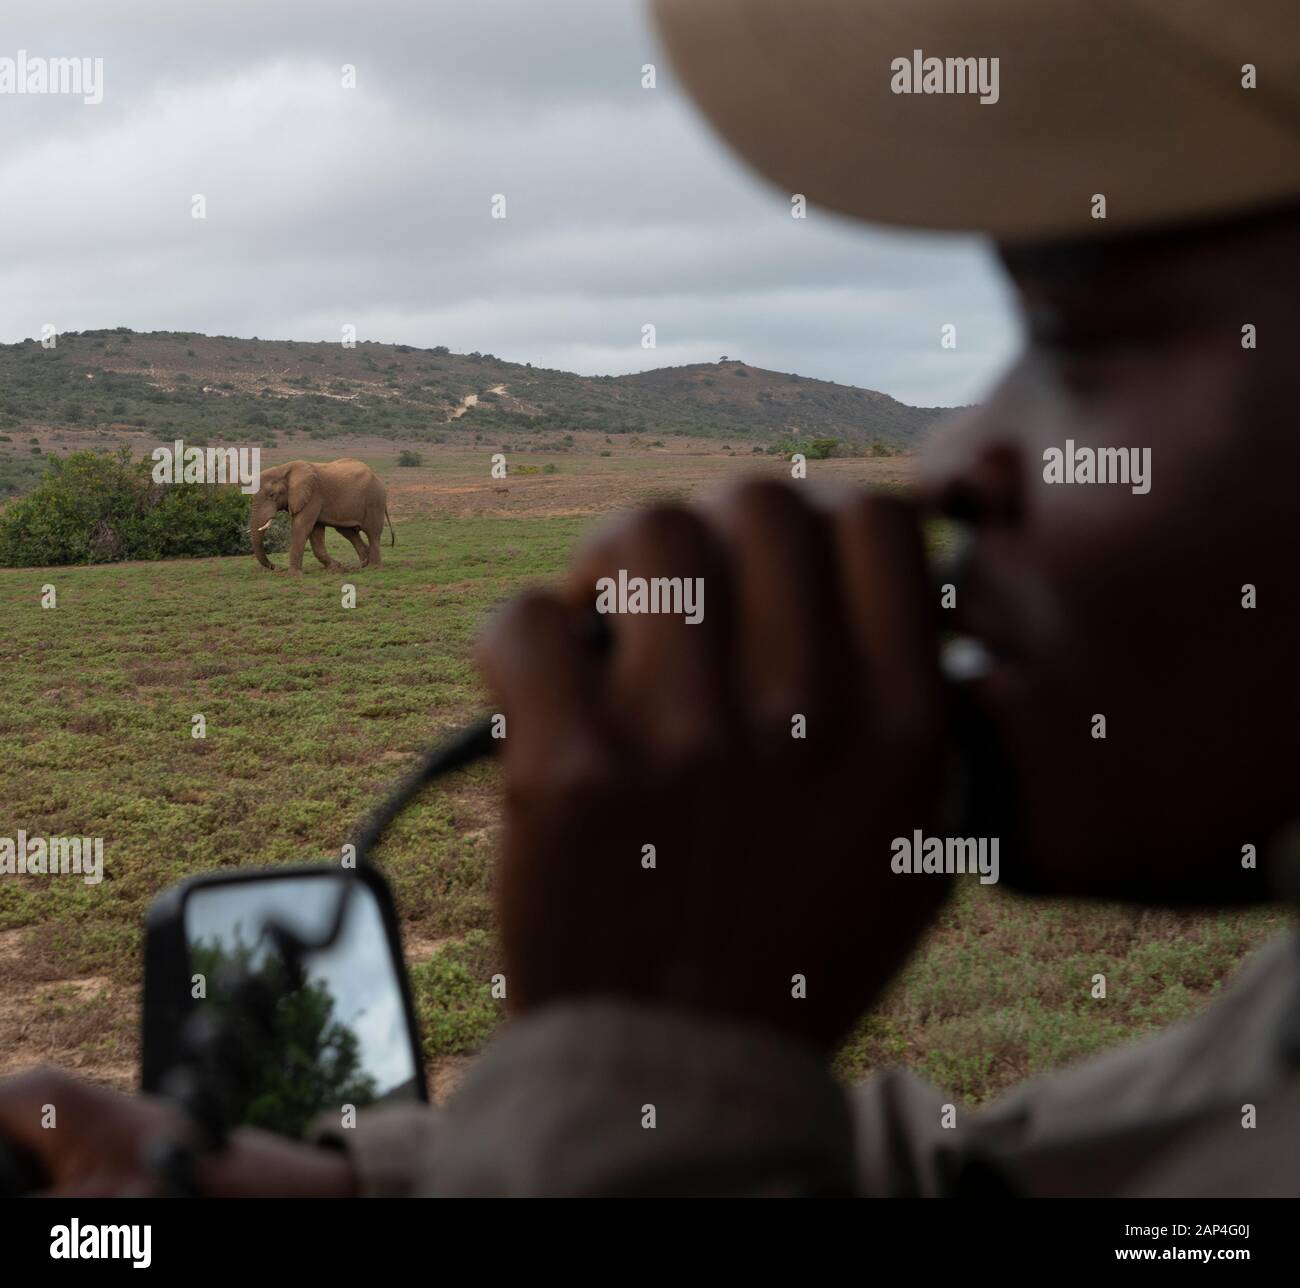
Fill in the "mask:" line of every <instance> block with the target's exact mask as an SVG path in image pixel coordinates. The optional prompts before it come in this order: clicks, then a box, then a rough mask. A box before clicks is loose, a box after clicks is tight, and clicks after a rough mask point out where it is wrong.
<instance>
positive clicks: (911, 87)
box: [652, 0, 1300, 242]
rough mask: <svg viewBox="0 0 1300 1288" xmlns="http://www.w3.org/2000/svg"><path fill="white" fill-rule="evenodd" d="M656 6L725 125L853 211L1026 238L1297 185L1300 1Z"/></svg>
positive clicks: (739, 140)
mask: <svg viewBox="0 0 1300 1288" xmlns="http://www.w3.org/2000/svg"><path fill="white" fill-rule="evenodd" d="M652 4H653V9H654V13H655V16H656V18H657V21H658V24H659V27H660V31H661V33H662V36H663V40H664V43H665V45H666V47H667V50H668V54H669V56H670V57H671V59H672V62H673V65H674V67H675V68H676V71H677V73H678V75H679V77H680V78H681V80H682V81H683V82H684V83H685V85H686V87H687V89H688V90H689V91H690V92H691V94H692V95H693V96H694V97H695V99H696V101H697V102H698V103H699V105H700V107H701V108H702V109H703V110H704V112H705V113H706V115H707V116H708V117H709V118H710V119H711V120H712V122H713V124H714V125H715V126H716V127H717V128H718V130H719V131H720V132H721V133H722V135H723V137H724V138H726V139H727V141H728V142H729V143H731V145H732V146H733V147H734V148H735V149H736V150H737V151H738V152H739V153H740V154H741V156H743V157H744V158H745V159H746V160H747V161H748V162H749V163H750V164H751V165H753V166H754V167H755V168H756V169H757V170H759V171H760V172H761V173H762V174H764V175H766V176H767V177H768V178H769V179H771V180H772V181H774V182H775V183H776V184H778V185H779V186H780V187H781V188H782V189H783V190H785V191H786V192H788V193H790V194H792V195H793V194H795V193H802V194H803V195H804V196H806V198H807V199H808V201H809V202H812V203H816V204H817V205H821V206H825V207H827V208H829V209H831V210H837V211H841V212H843V213H844V214H849V215H857V216H859V217H861V218H863V219H870V220H873V221H877V222H880V223H886V224H902V225H908V226H911V227H917V228H932V229H955V230H958V229H960V230H971V231H981V232H986V233H991V234H992V235H993V236H995V237H996V238H998V239H999V240H1001V241H1005V242H1020V241H1037V240H1076V239H1079V238H1085V237H1098V236H1106V235H1108V234H1114V233H1118V232H1130V231H1136V230H1139V229H1150V228H1154V227H1157V226H1160V225H1170V224H1178V223H1185V222H1202V221H1213V220H1216V219H1219V218H1222V217H1224V216H1233V215H1236V214H1238V213H1247V212H1250V211H1253V210H1264V209H1267V208H1269V207H1276V206H1281V205H1285V204H1288V203H1290V202H1297V203H1300V3H1298V2H1297V0H652ZM993 59H996V60H997V61H996V64H995V63H993V62H992V61H991V60H993ZM981 60H983V61H982V62H981ZM1246 64H1251V65H1252V66H1253V67H1254V69H1255V72H1254V75H1255V80H1256V87H1255V88H1246V87H1245V86H1244V85H1243V80H1244V79H1246V78H1248V76H1249V74H1250V71H1249V69H1248V68H1247V67H1246V66H1245V65H1246ZM995 80H996V84H994V81H995ZM938 90H942V91H943V92H937V91H938ZM1097 196H1101V197H1103V198H1104V200H1105V205H1104V210H1105V217H1104V218H1098V217H1096V215H1095V213H1094V212H1095V211H1096V210H1098V209H1100V207H1099V205H1098V203H1097V201H1096V198H1097Z"/></svg>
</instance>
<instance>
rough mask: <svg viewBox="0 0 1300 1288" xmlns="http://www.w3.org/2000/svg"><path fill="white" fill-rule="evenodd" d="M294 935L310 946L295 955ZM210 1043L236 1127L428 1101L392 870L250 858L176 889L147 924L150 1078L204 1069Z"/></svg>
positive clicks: (159, 1086) (294, 1126) (154, 1082)
mask: <svg viewBox="0 0 1300 1288" xmlns="http://www.w3.org/2000/svg"><path fill="white" fill-rule="evenodd" d="M345 894H346V900H344V901H342V902H341V900H343V896H344V895H345ZM331 927H334V928H335V929H336V931H337V933H334V934H332V933H331ZM286 933H287V936H288V938H289V940H290V942H291V943H294V944H299V945H306V950H305V951H303V952H302V953H301V954H300V955H298V954H289V955H288V958H289V959H288V960H287V959H286V953H285V952H284V951H283V948H282V943H283V939H284V937H285V935H286ZM250 997H252V998H254V999H259V1000H260V1002H261V1005H259V1006H256V1007H251V1006H250V1005H249V998H250ZM214 1033H216V1034H219V1035H220V1036H219V1044H218V1045H214V1044H213V1043H214V1040H213V1038H212V1035H213V1034H214ZM197 1041H207V1042H208V1043H209V1051H210V1052H211V1051H212V1050H217V1051H219V1052H220V1053H221V1058H220V1063H221V1068H222V1075H223V1076H222V1079H221V1096H222V1098H223V1100H224V1102H225V1104H226V1107H227V1112H228V1113H229V1114H230V1115H231V1118H232V1125H233V1124H246V1125H250V1126H257V1127H263V1128H266V1129H267V1130H269V1131H274V1132H278V1133H280V1134H281V1135H286V1136H292V1137H295V1138H299V1137H301V1136H302V1135H303V1133H304V1132H305V1131H306V1129H307V1128H308V1126H309V1125H310V1123H311V1122H312V1120H313V1119H314V1118H315V1117H316V1116H317V1115H318V1114H321V1113H325V1112H333V1113H336V1114H340V1115H341V1114H342V1113H344V1112H345V1109H344V1107H345V1106H347V1105H351V1106H354V1107H355V1108H356V1109H361V1108H363V1107H364V1106H366V1105H370V1104H375V1103H377V1102H379V1101H387V1100H399V1099H408V1100H427V1099H428V1092H427V1090H426V1087H425V1081H424V1069H423V1064H422V1061H421V1058H420V1046H419V1039H418V1036H417V1030H416V1025H415V1016H414V1011H413V1009H412V1006H411V995H410V986H409V981H408V979H407V974H406V966H405V963H404V962H403V959H402V952H401V941H400V937H399V933H398V928H397V918H396V915H395V912H394V909H393V901H392V896H391V894H390V893H389V890H388V886H387V883H386V882H385V881H384V879H383V877H382V876H381V875H380V874H379V872H378V871H377V870H376V869H374V868H372V867H369V866H364V867H361V868H358V869H356V870H354V871H347V872H341V871H340V870H339V869H338V868H337V867H322V868H314V867H313V868H270V869H261V870H255V871H247V870H238V871H233V872H221V873H214V874H209V875H204V876H199V877H193V878H191V879H190V880H187V881H184V882H182V883H181V884H180V885H177V886H174V887H172V888H171V889H170V890H166V891H164V892H163V893H162V894H161V895H160V896H159V897H158V898H157V899H156V900H155V901H154V904H153V906H152V907H151V908H150V910H149V914H148V918H147V920H146V928H145V993H144V1041H143V1048H144V1050H143V1068H142V1085H143V1089H144V1090H145V1091H148V1092H154V1093H157V1092H161V1091H165V1090H166V1089H167V1084H168V1077H169V1075H173V1076H174V1072H173V1071H175V1070H176V1069H178V1068H181V1067H185V1066H186V1065H187V1062H188V1066H189V1067H190V1068H191V1070H193V1067H194V1051H195V1045H196V1042H197ZM227 1057H229V1058H228V1059H227ZM227 1064H228V1065H229V1066H230V1068H229V1069H228V1070H227V1069H226V1065H227ZM226 1075H228V1076H226Z"/></svg>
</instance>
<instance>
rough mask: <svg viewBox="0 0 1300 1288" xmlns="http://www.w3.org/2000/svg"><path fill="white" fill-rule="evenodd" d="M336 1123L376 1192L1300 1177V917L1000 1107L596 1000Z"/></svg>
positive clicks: (1043, 1188) (993, 1187) (533, 1019)
mask: <svg viewBox="0 0 1300 1288" xmlns="http://www.w3.org/2000/svg"><path fill="white" fill-rule="evenodd" d="M1251 1122H1253V1124H1254V1125H1253V1126H1250V1125H1248V1124H1250V1123H1251ZM331 1135H332V1138H333V1140H334V1141H335V1142H336V1143H338V1144H340V1145H342V1146H343V1147H344V1148H346V1149H347V1150H348V1151H349V1152H350V1153H351V1155H352V1157H353V1159H354V1162H355V1165H356V1168H357V1173H358V1176H359V1178H360V1183H361V1186H362V1190H363V1192H365V1193H367V1194H372V1195H410V1194H424V1195H465V1194H477V1195H543V1194H551V1195H581V1194H647V1193H649V1194H737V1193H739V1194H791V1195H795V1194H801V1195H819V1194H847V1193H853V1194H861V1195H880V1196H883V1195H920V1196H927V1195H933V1196H941V1195H962V1194H1005V1193H1011V1194H1015V1193H1021V1194H1043V1195H1116V1194H1118V1195H1173V1196H1192V1195H1206V1196H1222V1195H1285V1196H1296V1195H1300V936H1296V935H1284V936H1282V937H1280V938H1278V939H1275V940H1273V941H1272V942H1271V943H1269V944H1268V945H1266V946H1265V947H1264V948H1263V949H1261V950H1260V951H1259V952H1258V953H1256V954H1255V955H1254V956H1253V957H1252V958H1251V959H1250V960H1249V961H1248V962H1247V964H1246V965H1245V966H1244V967H1243V968H1242V970H1241V971H1240V972H1239V973H1238V975H1237V976H1236V978H1235V979H1234V981H1233V983H1232V984H1231V986H1230V987H1229V988H1228V989H1226V990H1225V992H1224V993H1223V994H1222V995H1221V996H1220V997H1219V998H1218V999H1217V1000H1216V1001H1215V1002H1214V1004H1213V1005H1211V1006H1210V1007H1209V1008H1208V1009H1207V1010H1206V1011H1205V1012H1204V1013H1202V1014H1201V1015H1199V1016H1197V1017H1195V1018H1193V1019H1190V1020H1186V1021H1183V1022H1181V1023H1179V1024H1175V1025H1173V1026H1171V1027H1170V1028H1168V1029H1166V1030H1164V1031H1163V1032H1161V1033H1160V1034H1158V1035H1157V1036H1155V1037H1154V1038H1152V1039H1150V1040H1148V1041H1145V1042H1141V1043H1137V1044H1134V1045H1131V1046H1127V1047H1124V1048H1121V1049H1119V1050H1116V1051H1114V1052H1111V1053H1109V1054H1107V1055H1104V1056H1102V1057H1100V1058H1098V1059H1094V1060H1091V1061H1088V1062H1086V1063H1083V1064H1080V1065H1077V1066H1075V1067H1073V1068H1069V1069H1065V1070H1062V1071H1059V1072H1056V1073H1052V1074H1049V1075H1046V1076H1043V1077H1040V1078H1036V1079H1033V1080H1031V1081H1029V1082H1026V1083H1024V1084H1023V1085H1021V1086H1020V1087H1018V1088H1017V1089H1016V1090H1014V1091H1013V1092H1011V1093H1010V1094H1009V1095H1007V1096H1006V1097H1005V1098H1003V1099H1002V1100H1000V1101H998V1102H996V1103H995V1104H993V1105H992V1106H991V1107H989V1108H987V1109H983V1110H971V1109H966V1108H964V1107H962V1106H960V1105H953V1104H951V1103H949V1102H947V1101H946V1099H945V1097H944V1096H943V1095H941V1094H940V1093H939V1092H938V1091H936V1090H935V1089H934V1088H932V1087H930V1086H928V1085H927V1084H925V1083H924V1082H922V1081H921V1080H920V1079H918V1078H916V1077H915V1076H914V1075H912V1074H909V1073H907V1072H905V1071H902V1070H897V1069H891V1070H886V1071H884V1072H882V1073H879V1074H877V1075H875V1076H874V1077H872V1078H871V1079H869V1080H868V1081H867V1082H865V1083H864V1084H862V1085H861V1086H859V1087H856V1088H853V1089H852V1090H848V1091H846V1090H845V1089H844V1088H842V1087H840V1086H839V1085H838V1084H837V1083H836V1082H835V1081H834V1079H833V1078H832V1077H831V1076H830V1073H829V1072H828V1069H827V1066H826V1062H825V1060H824V1059H823V1058H822V1057H821V1056H820V1055H819V1054H818V1053H816V1052H815V1051H813V1050H812V1049H811V1048H806V1047H804V1046H802V1045H800V1044H799V1043H798V1042H796V1041H793V1040H791V1039H790V1038H788V1037H785V1036H782V1035H780V1034H777V1033H773V1032H768V1031H765V1030H761V1029H757V1028H749V1027H742V1026H738V1025H731V1024H727V1023H724V1022H720V1021H714V1020H709V1019H706V1018H702V1017H699V1016H696V1015H687V1014H683V1013H674V1012H671V1011H666V1010H656V1009H652V1008H647V1007H641V1006H636V1005H632V1004H630V1003H626V1002H618V1001H612V1000H611V1001H584V1002H574V1003H570V1004H565V1005H557V1006H554V1007H551V1008H548V1009H545V1010H542V1011H539V1012H537V1013H535V1014H533V1015H530V1016H528V1017H526V1018H524V1019H522V1020H518V1021H516V1022H514V1023H513V1024H511V1025H509V1026H508V1027H507V1028H506V1029H505V1030H504V1031H503V1032H502V1034H501V1035H500V1036H499V1037H498V1038H497V1039H496V1040H495V1041H494V1042H493V1043H492V1044H491V1045H490V1046H489V1047H488V1049H487V1050H486V1052H485V1053H484V1054H483V1056H482V1057H481V1058H480V1059H479V1060H478V1061H477V1062H476V1064H475V1065H474V1067H473V1068H472V1069H471V1071H470V1073H469V1074H468V1075H467V1077H466V1079H465V1081H464V1083H463V1084H462V1085H461V1087H460V1088H459V1090H458V1091H457V1093H456V1095H455V1096H454V1097H453V1099H452V1102H451V1104H450V1105H449V1106H448V1108H447V1109H446V1110H436V1109H431V1108H424V1107H418V1106H410V1105H406V1106H388V1107H381V1108H376V1109H374V1110H371V1111H368V1112H366V1113H363V1114H362V1115H360V1116H359V1119H358V1125H357V1127H356V1128H355V1129H353V1130H351V1131H343V1132H339V1131H338V1130H337V1129H335V1130H334V1132H333V1133H331Z"/></svg>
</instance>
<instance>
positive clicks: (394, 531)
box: [384, 506, 397, 546]
mask: <svg viewBox="0 0 1300 1288" xmlns="http://www.w3.org/2000/svg"><path fill="white" fill-rule="evenodd" d="M384 518H385V519H387V520H388V535H389V536H390V537H391V538H392V540H391V541H390V542H389V543H388V544H389V545H390V546H395V545H396V544H397V529H396V528H395V527H393V516H392V515H391V514H389V513H388V507H387V506H384Z"/></svg>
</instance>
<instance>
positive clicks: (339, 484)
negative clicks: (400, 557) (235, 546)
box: [249, 460, 397, 573]
mask: <svg viewBox="0 0 1300 1288" xmlns="http://www.w3.org/2000/svg"><path fill="white" fill-rule="evenodd" d="M281 510H288V511H289V514H290V516H291V518H292V520H293V524H292V530H291V533H292V534H291V536H290V538H289V571H290V572H292V573H301V572H302V554H303V549H304V547H305V546H306V544H307V542H308V540H310V541H311V548H312V553H313V554H314V555H315V556H316V558H317V559H319V560H320V561H321V563H323V564H324V565H325V567H326V568H329V569H332V570H335V571H341V570H342V568H343V565H342V564H340V563H338V562H336V561H335V560H333V559H331V558H330V556H329V555H328V554H326V552H325V529H326V528H333V529H335V531H337V532H341V533H342V534H343V535H344V536H345V537H347V539H348V540H349V541H350V542H352V548H353V549H354V550H355V551H356V552H357V558H358V559H360V560H361V567H363V568H378V567H380V566H381V565H382V563H383V560H382V558H381V556H380V541H379V539H380V537H382V536H383V532H384V520H385V519H387V520H388V530H389V533H390V534H391V536H392V542H391V544H392V545H396V544H397V533H396V532H395V531H394V530H393V521H392V519H391V518H390V517H389V514H388V492H387V489H386V488H385V487H384V485H383V484H382V483H381V482H380V481H379V478H378V476H377V475H376V474H375V472H374V470H372V469H371V468H370V466H369V465H366V464H364V463H363V462H362V461H352V460H341V461H326V462H319V463H318V462H316V461H289V462H288V464H286V465H276V466H275V467H273V468H272V469H269V470H263V471H262V476H261V485H260V486H259V488H258V490H257V493H256V495H254V497H253V504H252V512H251V514H250V517H249V526H250V530H251V534H252V542H253V554H254V555H256V556H257V562H258V563H260V564H261V565H262V567H263V568H274V567H275V565H274V564H273V563H272V562H271V561H270V560H269V559H268V558H267V557H266V549H265V540H264V536H263V534H264V533H265V532H266V530H267V528H269V527H270V526H271V523H272V521H273V520H274V519H275V516H276V515H277V514H278V513H279V512H280V511H281ZM363 532H364V533H365V536H366V540H362V537H361V534H362V533H363ZM367 541H368V542H369V544H368V545H367Z"/></svg>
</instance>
